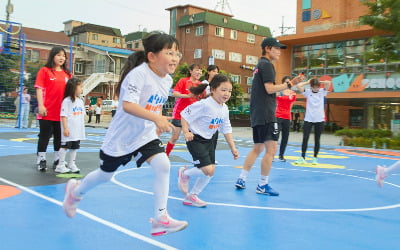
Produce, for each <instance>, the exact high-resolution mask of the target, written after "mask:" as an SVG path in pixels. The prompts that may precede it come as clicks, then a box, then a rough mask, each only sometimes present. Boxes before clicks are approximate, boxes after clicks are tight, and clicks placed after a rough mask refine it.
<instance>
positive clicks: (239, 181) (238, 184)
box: [235, 178, 246, 189]
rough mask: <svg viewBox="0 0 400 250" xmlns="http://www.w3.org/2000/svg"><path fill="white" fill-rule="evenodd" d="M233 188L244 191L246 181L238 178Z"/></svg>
mask: <svg viewBox="0 0 400 250" xmlns="http://www.w3.org/2000/svg"><path fill="white" fill-rule="evenodd" d="M235 187H236V188H237V189H245V188H246V181H245V180H243V179H242V178H238V179H237V181H236V183H235Z"/></svg>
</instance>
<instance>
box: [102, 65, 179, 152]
mask: <svg viewBox="0 0 400 250" xmlns="http://www.w3.org/2000/svg"><path fill="white" fill-rule="evenodd" d="M171 86H172V78H171V76H169V75H166V76H165V77H159V76H158V75H156V74H155V73H154V72H153V71H152V70H151V69H150V68H149V66H148V65H147V63H143V64H141V65H139V66H137V67H136V68H134V69H133V70H131V71H130V72H129V73H128V74H127V75H126V77H125V79H124V81H123V82H122V85H121V91H120V95H119V105H118V108H117V112H116V113H115V116H114V117H113V119H112V120H111V123H110V127H109V128H108V130H107V133H106V136H105V139H104V142H103V145H102V146H101V149H102V150H103V152H104V153H105V154H107V155H111V156H114V157H118V156H122V155H126V154H129V153H132V152H134V151H135V150H137V149H139V148H140V147H142V146H143V145H145V144H147V143H149V142H150V141H152V140H155V139H158V136H157V133H156V125H155V123H154V122H152V121H149V120H145V119H143V118H140V117H136V116H133V115H131V114H128V113H126V112H125V111H124V110H123V107H122V106H123V105H122V102H123V101H126V102H131V103H136V104H139V105H140V106H142V107H143V108H146V109H147V110H149V111H151V112H154V113H157V114H159V113H160V112H161V111H162V107H163V104H164V103H165V102H166V101H167V99H168V94H169V89H170V88H171Z"/></svg>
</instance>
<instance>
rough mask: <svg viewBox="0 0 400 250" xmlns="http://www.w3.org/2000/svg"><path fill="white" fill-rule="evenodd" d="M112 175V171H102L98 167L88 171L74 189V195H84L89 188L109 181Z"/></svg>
mask: <svg viewBox="0 0 400 250" xmlns="http://www.w3.org/2000/svg"><path fill="white" fill-rule="evenodd" d="M113 175H114V172H104V171H103V170H101V169H100V168H98V169H96V170H94V171H92V172H90V173H89V174H88V175H86V177H85V178H83V179H82V181H81V183H80V184H79V185H78V186H77V187H76V188H75V189H74V191H73V192H74V195H75V196H78V197H80V196H83V195H85V194H86V193H87V192H88V191H89V190H90V189H92V188H94V187H96V186H97V185H100V184H102V183H104V182H107V181H109V180H110V179H111V177H112V176H113Z"/></svg>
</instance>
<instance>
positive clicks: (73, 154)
mask: <svg viewBox="0 0 400 250" xmlns="http://www.w3.org/2000/svg"><path fill="white" fill-rule="evenodd" d="M60 152H61V150H60ZM60 159H61V157H60ZM75 160H76V149H70V150H69V163H70V164H75Z"/></svg>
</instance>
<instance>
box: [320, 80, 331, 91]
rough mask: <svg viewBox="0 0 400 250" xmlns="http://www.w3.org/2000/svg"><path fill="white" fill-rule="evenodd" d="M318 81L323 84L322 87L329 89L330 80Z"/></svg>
mask: <svg viewBox="0 0 400 250" xmlns="http://www.w3.org/2000/svg"><path fill="white" fill-rule="evenodd" d="M320 82H321V83H323V84H324V89H325V90H326V91H328V90H329V89H330V87H331V83H332V82H331V81H327V80H325V81H320Z"/></svg>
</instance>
